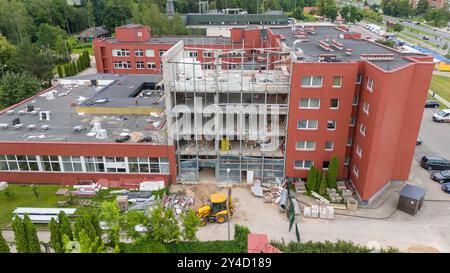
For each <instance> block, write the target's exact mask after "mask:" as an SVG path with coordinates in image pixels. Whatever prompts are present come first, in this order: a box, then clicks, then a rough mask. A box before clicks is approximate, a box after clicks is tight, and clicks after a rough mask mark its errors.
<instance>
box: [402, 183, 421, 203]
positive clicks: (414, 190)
mask: <svg viewBox="0 0 450 273" xmlns="http://www.w3.org/2000/svg"><path fill="white" fill-rule="evenodd" d="M425 192H426V191H425V189H424V188H421V187H417V186H414V185H410V184H406V185H405V186H404V187H403V189H402V190H401V191H400V196H404V197H408V198H411V199H414V200H420V199H422V198H423V197H424V196H425Z"/></svg>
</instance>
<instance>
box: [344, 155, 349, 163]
mask: <svg viewBox="0 0 450 273" xmlns="http://www.w3.org/2000/svg"><path fill="white" fill-rule="evenodd" d="M349 163H350V156H349V155H346V156H345V159H344V165H348V164H349Z"/></svg>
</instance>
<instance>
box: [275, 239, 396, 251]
mask: <svg viewBox="0 0 450 273" xmlns="http://www.w3.org/2000/svg"><path fill="white" fill-rule="evenodd" d="M271 244H272V245H273V246H275V247H276V248H278V249H279V250H281V251H283V252H287V253H370V252H373V250H372V249H370V248H368V247H366V246H361V245H358V244H355V243H353V242H351V241H341V240H339V241H337V242H335V243H333V242H330V241H325V242H311V241H308V242H306V243H297V242H290V243H289V244H285V243H284V242H277V241H273V242H271ZM381 252H391V253H393V252H398V249H396V248H392V247H388V248H387V249H382V250H381Z"/></svg>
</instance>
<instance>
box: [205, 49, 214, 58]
mask: <svg viewBox="0 0 450 273" xmlns="http://www.w3.org/2000/svg"><path fill="white" fill-rule="evenodd" d="M203 58H212V51H203Z"/></svg>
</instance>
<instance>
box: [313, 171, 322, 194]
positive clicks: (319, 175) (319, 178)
mask: <svg viewBox="0 0 450 273" xmlns="http://www.w3.org/2000/svg"><path fill="white" fill-rule="evenodd" d="M316 174H317V178H316V182H317V183H316V185H315V187H314V191H316V192H319V189H320V183H321V181H322V172H321V171H319V170H317V172H316Z"/></svg>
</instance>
